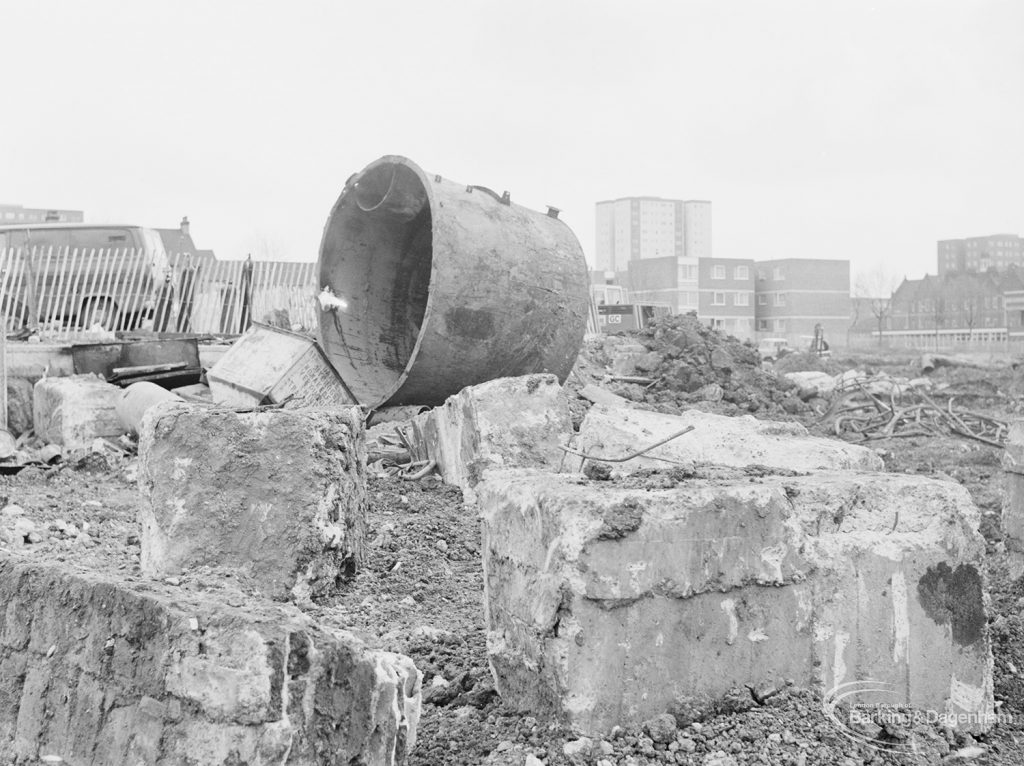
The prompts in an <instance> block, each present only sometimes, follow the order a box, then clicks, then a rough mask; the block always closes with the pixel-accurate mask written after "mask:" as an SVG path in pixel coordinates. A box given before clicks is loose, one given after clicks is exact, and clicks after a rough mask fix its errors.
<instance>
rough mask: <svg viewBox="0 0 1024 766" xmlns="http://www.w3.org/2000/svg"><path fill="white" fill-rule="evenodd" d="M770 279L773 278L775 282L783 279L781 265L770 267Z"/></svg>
mask: <svg viewBox="0 0 1024 766" xmlns="http://www.w3.org/2000/svg"><path fill="white" fill-rule="evenodd" d="M772 279H774V280H775V281H776V282H781V281H782V280H783V279H785V276H783V274H782V267H781V266H776V267H775V268H774V269H772Z"/></svg>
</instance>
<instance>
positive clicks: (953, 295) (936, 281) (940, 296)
mask: <svg viewBox="0 0 1024 766" xmlns="http://www.w3.org/2000/svg"><path fill="white" fill-rule="evenodd" d="M1022 297H1024V278H1022V272H1021V270H1020V269H1017V268H1015V267H1010V268H1008V269H1007V270H1006V271H998V270H996V269H995V268H992V269H990V270H989V271H986V272H984V273H976V272H970V271H958V272H950V273H947V274H944V275H942V276H935V275H932V274H926V275H925V276H924V277H922V278H921V279H904V280H903V282H902V283H901V284H900V286H899V287H898V288H896V292H895V293H893V297H892V301H891V305H890V307H889V311H888V316H886V317H885V319H884V329H883V330H882V334H883V336H884V337H885V338H886V339H888V340H890V341H898V342H899V343H900V344H901V345H907V346H920V347H932V346H939V347H941V346H955V345H970V344H984V343H988V342H1003V341H1005V340H1007V334H1008V333H1009V335H1010V336H1019V335H1020V334H1021V327H1022V324H1024V300H1022ZM875 332H876V333H877V330H876V331H875Z"/></svg>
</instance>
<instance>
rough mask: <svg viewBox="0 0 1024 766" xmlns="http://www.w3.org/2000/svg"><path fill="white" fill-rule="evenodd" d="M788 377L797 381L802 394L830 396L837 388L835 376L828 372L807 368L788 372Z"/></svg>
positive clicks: (804, 395)
mask: <svg viewBox="0 0 1024 766" xmlns="http://www.w3.org/2000/svg"><path fill="white" fill-rule="evenodd" d="M785 377H786V379H787V380H791V381H793V382H794V383H796V385H797V388H798V389H799V390H800V396H803V397H811V396H828V395H829V394H831V393H832V392H833V391H835V390H836V379H835V376H833V375H829V374H828V373H827V372H819V371H816V370H806V371H801V372H787V373H786V376H785Z"/></svg>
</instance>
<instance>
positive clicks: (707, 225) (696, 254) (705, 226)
mask: <svg viewBox="0 0 1024 766" xmlns="http://www.w3.org/2000/svg"><path fill="white" fill-rule="evenodd" d="M682 208H683V232H684V250H685V252H686V255H688V256H690V257H691V258H710V257H711V254H712V250H711V203H710V202H708V201H706V200H689V201H687V202H684V203H683V204H682Z"/></svg>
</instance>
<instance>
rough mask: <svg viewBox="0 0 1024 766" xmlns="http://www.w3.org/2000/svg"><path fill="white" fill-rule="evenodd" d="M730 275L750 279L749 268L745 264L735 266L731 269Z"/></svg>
mask: <svg viewBox="0 0 1024 766" xmlns="http://www.w3.org/2000/svg"><path fill="white" fill-rule="evenodd" d="M732 275H733V277H735V278H736V279H750V269H749V268H747V267H746V266H737V267H736V268H735V269H733V272H732ZM744 305H746V304H744Z"/></svg>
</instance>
